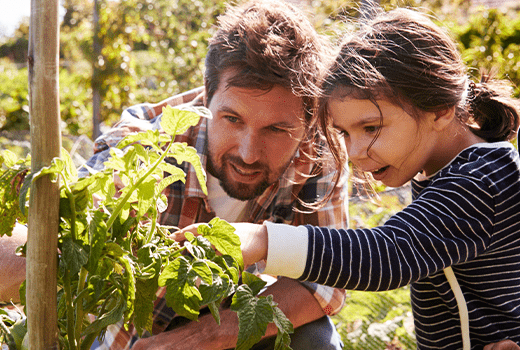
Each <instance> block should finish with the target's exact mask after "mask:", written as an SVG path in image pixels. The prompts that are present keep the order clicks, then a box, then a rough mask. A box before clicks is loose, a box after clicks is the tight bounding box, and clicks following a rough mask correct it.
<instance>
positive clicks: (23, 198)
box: [19, 173, 34, 215]
mask: <svg viewBox="0 0 520 350" xmlns="http://www.w3.org/2000/svg"><path fill="white" fill-rule="evenodd" d="M33 177H34V173H29V174H28V175H27V176H26V177H25V179H24V180H23V185H22V188H21V189H20V201H19V205H20V211H21V212H22V214H23V215H27V212H26V211H25V207H26V202H27V195H28V194H29V189H30V188H31V184H32V179H33Z"/></svg>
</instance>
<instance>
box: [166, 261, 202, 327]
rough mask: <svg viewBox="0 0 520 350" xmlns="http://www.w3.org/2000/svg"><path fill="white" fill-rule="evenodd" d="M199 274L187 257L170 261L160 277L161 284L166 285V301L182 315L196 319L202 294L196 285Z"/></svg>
mask: <svg viewBox="0 0 520 350" xmlns="http://www.w3.org/2000/svg"><path fill="white" fill-rule="evenodd" d="M196 277H197V275H196V274H194V273H192V272H191V264H190V262H189V261H188V260H187V259H186V258H185V257H178V258H177V259H175V260H174V261H173V262H170V263H169V264H168V265H167V266H166V267H165V268H164V270H163V272H162V273H161V276H160V277H159V286H161V287H166V295H165V298H166V303H167V304H168V305H169V306H170V307H171V308H172V309H173V310H174V311H175V312H176V313H177V314H178V315H180V316H184V317H186V318H188V319H190V320H196V319H197V317H198V315H199V309H200V306H201V302H202V296H201V295H200V292H199V290H198V289H197V288H196V286H195V281H196Z"/></svg>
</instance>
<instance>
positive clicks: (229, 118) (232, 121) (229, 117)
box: [224, 115, 238, 123]
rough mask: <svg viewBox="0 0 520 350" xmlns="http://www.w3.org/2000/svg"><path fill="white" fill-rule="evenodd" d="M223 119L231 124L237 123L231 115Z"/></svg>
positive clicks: (235, 118) (236, 119)
mask: <svg viewBox="0 0 520 350" xmlns="http://www.w3.org/2000/svg"><path fill="white" fill-rule="evenodd" d="M224 118H226V119H227V120H228V121H229V122H231V123H238V118H237V117H234V116H232V115H227V116H225V117H224Z"/></svg>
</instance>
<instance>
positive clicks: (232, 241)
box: [197, 217, 244, 270]
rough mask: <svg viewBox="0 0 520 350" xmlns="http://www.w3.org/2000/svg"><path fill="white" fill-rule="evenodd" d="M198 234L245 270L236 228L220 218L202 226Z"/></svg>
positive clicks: (198, 229)
mask: <svg viewBox="0 0 520 350" xmlns="http://www.w3.org/2000/svg"><path fill="white" fill-rule="evenodd" d="M197 232H198V233H199V234H201V235H203V236H204V238H206V239H207V240H208V241H210V243H211V244H213V245H214V246H215V249H217V250H218V251H219V252H221V253H222V254H226V255H229V256H231V257H232V258H233V259H235V261H236V262H237V263H238V265H239V266H240V269H241V270H242V269H243V268H244V260H243V258H242V250H241V249H240V238H239V237H238V235H236V234H235V228H234V227H233V226H232V225H231V224H229V223H227V222H226V221H224V220H222V219H220V218H218V217H217V218H213V219H212V220H211V221H210V222H209V223H208V224H203V225H200V226H199V227H198V228H197Z"/></svg>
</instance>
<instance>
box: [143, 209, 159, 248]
mask: <svg viewBox="0 0 520 350" xmlns="http://www.w3.org/2000/svg"><path fill="white" fill-rule="evenodd" d="M156 223H157V210H154V211H153V212H152V225H151V227H150V232H148V236H147V237H146V241H145V243H144V244H148V243H150V241H151V240H152V237H153V233H154V232H155V225H156Z"/></svg>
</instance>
